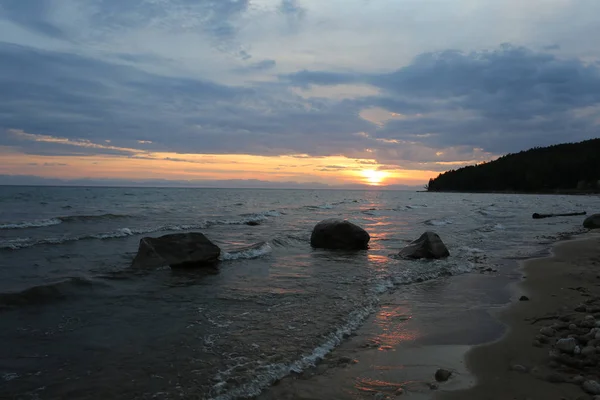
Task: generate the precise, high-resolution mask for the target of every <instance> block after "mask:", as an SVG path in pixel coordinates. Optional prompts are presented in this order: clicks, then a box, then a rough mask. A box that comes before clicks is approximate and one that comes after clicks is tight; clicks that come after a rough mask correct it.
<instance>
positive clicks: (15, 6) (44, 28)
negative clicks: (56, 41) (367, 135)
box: [0, 0, 65, 38]
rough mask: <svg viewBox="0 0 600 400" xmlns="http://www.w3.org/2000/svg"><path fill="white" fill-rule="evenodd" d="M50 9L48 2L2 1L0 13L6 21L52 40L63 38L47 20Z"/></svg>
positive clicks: (31, 0)
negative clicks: (8, 20)
mask: <svg viewBox="0 0 600 400" xmlns="http://www.w3.org/2000/svg"><path fill="white" fill-rule="evenodd" d="M51 7H52V5H51V2H50V1H48V0H27V1H22V0H3V1H2V4H0V13H2V14H4V17H5V18H6V19H10V20H11V21H13V22H15V23H17V24H20V25H22V26H24V27H25V28H27V29H30V30H32V31H34V32H37V33H41V34H43V35H46V36H49V37H53V38H65V34H64V32H63V31H62V30H61V29H60V28H58V27H57V26H55V25H54V24H53V23H51V22H49V21H48V20H47V15H48V13H49V12H50V11H51Z"/></svg>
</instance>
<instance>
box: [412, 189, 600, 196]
mask: <svg viewBox="0 0 600 400" xmlns="http://www.w3.org/2000/svg"><path fill="white" fill-rule="evenodd" d="M417 192H420V193H462V194H519V195H553V196H594V195H595V196H600V190H576V189H572V190H556V191H549V192H547V191H541V192H536V191H532V192H518V191H512V190H418V191H417Z"/></svg>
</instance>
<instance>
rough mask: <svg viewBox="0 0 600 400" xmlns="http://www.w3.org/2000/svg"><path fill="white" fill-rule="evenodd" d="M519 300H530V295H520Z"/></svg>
mask: <svg viewBox="0 0 600 400" xmlns="http://www.w3.org/2000/svg"><path fill="white" fill-rule="evenodd" d="M519 301H529V297H527V296H521V297H519Z"/></svg>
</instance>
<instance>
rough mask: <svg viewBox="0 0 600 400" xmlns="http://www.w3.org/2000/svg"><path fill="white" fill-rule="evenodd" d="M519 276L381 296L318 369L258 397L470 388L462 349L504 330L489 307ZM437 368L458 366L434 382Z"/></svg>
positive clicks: (463, 280) (427, 394)
mask: <svg viewBox="0 0 600 400" xmlns="http://www.w3.org/2000/svg"><path fill="white" fill-rule="evenodd" d="M507 269H508V270H514V267H512V268H511V267H509V268H507ZM518 276H519V275H518V274H514V275H511V274H510V273H509V274H508V275H506V274H499V273H498V272H494V271H481V273H473V274H466V275H461V276H454V277H450V278H444V279H439V280H433V281H428V282H423V283H420V284H414V285H409V286H406V287H400V288H398V289H397V290H396V291H395V292H394V293H391V294H385V295H382V296H381V298H380V308H379V309H378V310H377V311H376V312H375V313H374V314H373V315H371V317H370V318H369V319H368V320H367V322H366V323H365V324H364V325H363V326H362V327H361V328H360V329H359V330H358V331H357V332H356V334H355V335H353V336H352V337H350V338H348V339H347V340H345V341H344V342H343V343H342V344H341V345H340V346H339V347H338V348H336V349H335V350H334V351H333V352H332V353H330V354H329V355H327V356H326V357H325V358H324V360H323V362H321V363H319V364H318V365H317V367H315V368H313V369H311V370H308V371H305V372H304V373H301V374H296V375H292V376H290V377H287V378H285V379H283V380H281V381H280V382H278V383H277V384H276V385H274V386H272V387H271V388H270V389H268V390H267V391H265V392H264V393H263V394H261V395H260V396H259V397H258V398H259V399H261V400H279V399H304V400H309V399H311V400H317V399H340V400H344V399H353V400H356V399H373V398H374V396H375V398H377V399H385V398H388V397H389V398H395V397H396V396H397V395H400V394H401V393H402V395H403V396H410V398H414V399H420V398H422V399H427V398H431V397H432V396H433V394H435V393H436V392H438V391H449V390H457V389H461V388H466V387H469V386H470V385H473V384H474V381H473V378H472V376H471V375H470V374H469V372H468V371H467V369H466V367H465V362H464V359H465V353H466V352H467V351H468V350H469V349H470V348H471V347H472V346H473V345H476V344H480V343H486V342H489V341H492V340H495V339H497V338H498V337H499V336H501V335H502V332H503V327H502V324H501V323H499V322H498V321H496V320H495V319H494V318H493V317H492V316H491V315H490V314H489V307H490V306H491V307H502V306H503V305H504V304H506V302H507V301H508V300H509V296H510V292H509V290H508V285H509V283H510V282H511V281H514V280H516V279H518ZM467 305H468V306H467ZM438 368H447V369H450V370H452V371H454V377H455V378H454V379H451V380H450V381H448V382H446V383H445V384H442V385H439V387H438V388H436V386H434V385H437V383H436V381H435V378H434V374H435V372H436V370H437V369H438ZM399 389H401V390H399Z"/></svg>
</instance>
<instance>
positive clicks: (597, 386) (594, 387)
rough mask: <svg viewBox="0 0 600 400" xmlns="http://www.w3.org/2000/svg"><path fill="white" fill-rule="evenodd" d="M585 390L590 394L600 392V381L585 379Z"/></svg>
mask: <svg viewBox="0 0 600 400" xmlns="http://www.w3.org/2000/svg"><path fill="white" fill-rule="evenodd" d="M582 387H583V390H584V391H585V392H586V393H589V394H600V383H598V382H597V381H592V380H589V381H585V382H583V385H582Z"/></svg>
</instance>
